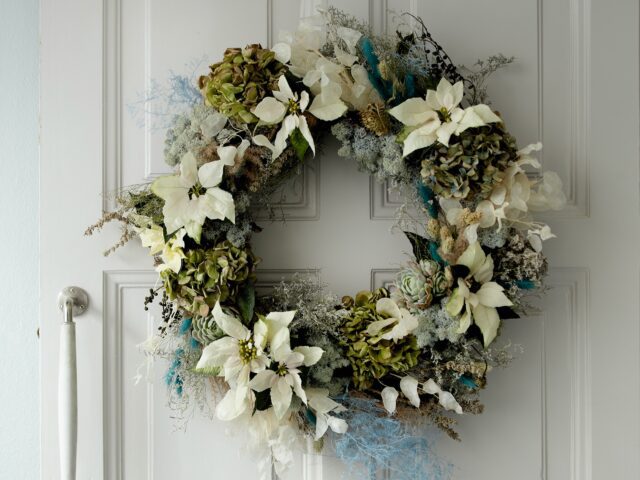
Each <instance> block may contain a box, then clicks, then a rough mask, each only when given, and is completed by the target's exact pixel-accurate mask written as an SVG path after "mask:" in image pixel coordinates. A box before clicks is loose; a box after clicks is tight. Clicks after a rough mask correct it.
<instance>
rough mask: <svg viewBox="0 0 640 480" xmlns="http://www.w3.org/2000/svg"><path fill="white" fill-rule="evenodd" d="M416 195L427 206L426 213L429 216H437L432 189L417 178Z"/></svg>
mask: <svg viewBox="0 0 640 480" xmlns="http://www.w3.org/2000/svg"><path fill="white" fill-rule="evenodd" d="M417 185H418V195H420V198H421V199H422V203H424V206H425V207H427V213H428V214H429V216H430V217H431V218H438V207H437V206H436V203H435V198H434V195H433V190H431V187H429V186H427V185H425V184H424V183H423V182H422V181H420V180H418V182H417Z"/></svg>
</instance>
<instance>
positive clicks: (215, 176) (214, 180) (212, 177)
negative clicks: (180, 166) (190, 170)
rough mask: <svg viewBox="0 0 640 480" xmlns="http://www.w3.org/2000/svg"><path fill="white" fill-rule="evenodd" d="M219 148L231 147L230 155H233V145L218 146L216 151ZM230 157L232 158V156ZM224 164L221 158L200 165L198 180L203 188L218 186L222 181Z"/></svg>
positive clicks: (234, 150) (234, 149)
mask: <svg viewBox="0 0 640 480" xmlns="http://www.w3.org/2000/svg"><path fill="white" fill-rule="evenodd" d="M221 148H222V149H224V148H232V149H233V153H232V155H235V152H236V148H235V147H219V148H218V152H219V151H220V149H221ZM231 158H233V156H232V157H231ZM232 165H233V163H232ZM224 166H225V162H223V161H221V160H215V161H213V162H209V163H205V164H204V165H202V166H201V167H200V169H199V170H198V180H199V181H200V185H202V186H203V187H204V188H212V187H216V186H218V185H219V184H220V182H221V181H222V173H223V171H224Z"/></svg>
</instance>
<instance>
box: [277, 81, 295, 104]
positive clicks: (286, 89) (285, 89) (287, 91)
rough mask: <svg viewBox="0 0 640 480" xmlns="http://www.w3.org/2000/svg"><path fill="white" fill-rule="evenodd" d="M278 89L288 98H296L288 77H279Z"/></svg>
mask: <svg viewBox="0 0 640 480" xmlns="http://www.w3.org/2000/svg"><path fill="white" fill-rule="evenodd" d="M278 91H279V92H280V93H281V94H283V95H284V96H285V98H286V99H287V100H295V98H296V97H295V95H294V94H293V92H292V91H291V87H290V86H289V82H287V77H285V76H284V75H281V76H280V78H279V79H278Z"/></svg>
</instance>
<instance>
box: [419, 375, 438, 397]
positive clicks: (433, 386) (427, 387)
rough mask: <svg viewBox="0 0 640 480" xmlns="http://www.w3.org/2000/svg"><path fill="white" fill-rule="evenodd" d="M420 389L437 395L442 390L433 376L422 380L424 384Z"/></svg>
mask: <svg viewBox="0 0 640 480" xmlns="http://www.w3.org/2000/svg"><path fill="white" fill-rule="evenodd" d="M422 389H423V390H424V391H425V392H427V393H428V394H429V395H437V394H439V393H440V392H442V389H441V388H440V385H438V384H437V383H436V382H435V381H434V380H433V378H430V379H429V380H427V381H426V382H424V385H422Z"/></svg>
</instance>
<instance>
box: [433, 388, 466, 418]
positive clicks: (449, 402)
mask: <svg viewBox="0 0 640 480" xmlns="http://www.w3.org/2000/svg"><path fill="white" fill-rule="evenodd" d="M438 398H439V401H440V405H442V406H443V407H444V408H445V409H447V410H453V411H454V412H456V413H457V414H459V415H462V407H461V406H460V404H459V403H458V402H457V401H456V399H455V398H454V396H453V395H452V394H451V393H450V392H444V391H443V392H442V393H440V395H439V396H438Z"/></svg>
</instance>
